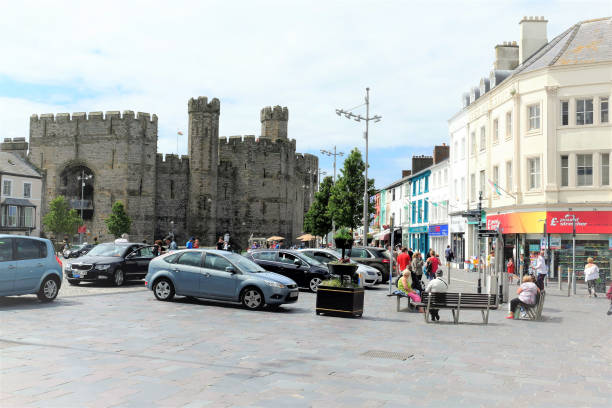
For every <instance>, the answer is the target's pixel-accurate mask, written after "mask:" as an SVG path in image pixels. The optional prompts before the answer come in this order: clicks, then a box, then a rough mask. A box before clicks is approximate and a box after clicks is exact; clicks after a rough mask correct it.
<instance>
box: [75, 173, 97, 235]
mask: <svg viewBox="0 0 612 408" xmlns="http://www.w3.org/2000/svg"><path fill="white" fill-rule="evenodd" d="M92 178H93V175H91V174H88V175H85V169H81V175H80V176H79V177H77V180H79V181H80V182H81V202H80V206H79V207H81V220H82V219H83V201H84V195H85V182H86V181H87V180H91V179H92ZM79 241H80V243H81V244H82V243H83V233H79Z"/></svg>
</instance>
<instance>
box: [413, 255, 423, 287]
mask: <svg viewBox="0 0 612 408" xmlns="http://www.w3.org/2000/svg"><path fill="white" fill-rule="evenodd" d="M410 273H411V276H412V287H413V288H415V289H417V290H420V291H422V290H423V285H422V284H421V279H422V278H423V257H422V256H421V253H420V252H419V251H416V252H415V253H414V254H413V256H412V261H411V262H410Z"/></svg>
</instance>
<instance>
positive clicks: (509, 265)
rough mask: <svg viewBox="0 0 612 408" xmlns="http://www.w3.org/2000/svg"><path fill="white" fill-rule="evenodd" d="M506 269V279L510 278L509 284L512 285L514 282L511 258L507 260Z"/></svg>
mask: <svg viewBox="0 0 612 408" xmlns="http://www.w3.org/2000/svg"><path fill="white" fill-rule="evenodd" d="M507 269H508V278H510V284H511V285H512V282H514V277H515V274H514V261H512V258H510V259H509V260H508V265H507Z"/></svg>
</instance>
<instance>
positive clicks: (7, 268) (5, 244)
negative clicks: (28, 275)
mask: <svg viewBox="0 0 612 408" xmlns="http://www.w3.org/2000/svg"><path fill="white" fill-rule="evenodd" d="M15 269H16V266H15V259H14V257H13V238H0V295H5V294H9V293H11V292H12V291H13V287H14V285H15Z"/></svg>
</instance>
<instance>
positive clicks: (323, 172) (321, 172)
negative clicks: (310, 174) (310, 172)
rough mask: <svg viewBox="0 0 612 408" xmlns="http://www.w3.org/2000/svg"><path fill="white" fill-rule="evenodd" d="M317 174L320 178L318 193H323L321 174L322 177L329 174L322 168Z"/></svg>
mask: <svg viewBox="0 0 612 408" xmlns="http://www.w3.org/2000/svg"><path fill="white" fill-rule="evenodd" d="M317 174H318V177H319V183H318V184H317V191H321V174H322V175H326V174H327V172H326V171H324V170H323V169H321V168H320V169H319V172H318V173H317Z"/></svg>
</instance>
